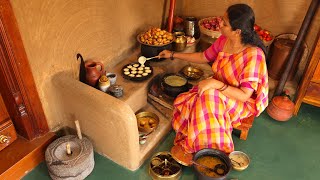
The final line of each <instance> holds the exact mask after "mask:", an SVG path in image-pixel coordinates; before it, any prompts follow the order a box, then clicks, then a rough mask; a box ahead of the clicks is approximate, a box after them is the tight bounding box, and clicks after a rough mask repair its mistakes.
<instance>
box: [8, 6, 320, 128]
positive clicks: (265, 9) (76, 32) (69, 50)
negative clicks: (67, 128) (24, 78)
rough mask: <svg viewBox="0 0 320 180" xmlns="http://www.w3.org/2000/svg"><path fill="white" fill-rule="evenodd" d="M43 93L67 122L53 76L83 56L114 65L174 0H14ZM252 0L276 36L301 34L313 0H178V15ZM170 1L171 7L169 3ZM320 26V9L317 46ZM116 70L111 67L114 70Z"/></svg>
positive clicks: (214, 11)
mask: <svg viewBox="0 0 320 180" xmlns="http://www.w3.org/2000/svg"><path fill="white" fill-rule="evenodd" d="M10 2H11V4H12V7H13V10H14V13H15V16H16V19H17V23H18V27H19V29H20V33H21V36H22V40H23V43H24V46H25V50H26V53H27V56H28V59H29V62H30V66H31V70H32V73H33V76H34V79H35V82H36V86H37V89H38V91H39V96H40V99H41V102H42V104H43V108H44V111H45V114H46V117H47V121H48V125H49V127H50V128H51V129H54V128H58V127H60V126H62V125H63V121H61V119H67V118H68V117H60V116H61V114H59V112H56V111H55V110H54V107H55V106H59V105H58V104H50V103H51V102H53V101H52V98H54V95H55V92H54V91H53V90H52V89H53V88H52V87H51V84H50V79H51V78H52V76H53V75H54V74H56V73H57V72H60V71H67V70H71V71H72V72H73V77H74V78H77V77H78V71H79V61H77V60H76V53H78V52H80V53H81V54H82V55H83V57H84V58H85V59H93V60H97V61H101V62H103V63H104V64H105V65H106V66H107V67H112V66H113V65H115V64H117V63H118V62H119V61H120V60H122V59H123V58H124V57H125V56H127V55H129V54H130V53H131V52H132V51H133V50H134V49H136V48H137V47H138V44H137V41H136V35H137V34H138V33H140V32H141V31H143V30H145V29H147V27H149V26H160V25H161V23H162V21H163V14H165V15H167V14H168V13H167V12H168V7H169V0H31V1H26V0H11V1H10ZM238 2H242V3H248V4H249V5H250V6H251V7H253V9H254V11H255V13H256V22H257V23H258V24H259V25H260V26H262V27H263V28H266V29H268V30H270V31H271V32H272V33H273V34H274V35H278V34H281V33H295V34H297V33H298V31H299V28H300V26H301V23H302V21H303V18H304V16H305V14H306V11H307V9H308V6H309V4H310V2H311V0H269V1H262V0H242V1H236V0H232V1H231V0H223V1H220V0H219V1H218V0H177V3H176V11H175V14H177V15H182V16H196V17H207V16H217V15H222V14H223V13H224V12H225V10H226V8H227V7H228V6H229V5H231V4H234V3H238ZM164 5H166V6H164ZM319 26H320V12H319V9H318V11H317V13H316V16H315V18H314V20H313V22H312V25H311V28H310V31H309V32H308V36H307V38H306V41H307V44H308V46H310V47H311V46H313V44H314V41H315V39H316V34H317V32H318V31H319ZM109 70H112V69H109Z"/></svg>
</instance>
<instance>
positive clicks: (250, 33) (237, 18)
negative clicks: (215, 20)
mask: <svg viewBox="0 0 320 180" xmlns="http://www.w3.org/2000/svg"><path fill="white" fill-rule="evenodd" d="M227 14H228V18H229V23H230V25H231V28H232V30H233V31H235V30H236V29H240V30H241V42H242V43H243V44H250V45H253V46H258V47H259V48H261V49H262V50H263V52H264V54H265V55H267V54H266V47H265V46H264V44H263V43H262V41H261V39H260V38H259V36H258V34H257V33H256V32H255V31H254V29H253V27H254V23H255V17H254V12H253V10H252V8H251V7H250V6H248V5H246V4H234V5H232V6H230V7H229V8H228V10H227Z"/></svg>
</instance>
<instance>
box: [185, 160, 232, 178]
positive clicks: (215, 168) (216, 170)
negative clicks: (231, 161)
mask: <svg viewBox="0 0 320 180" xmlns="http://www.w3.org/2000/svg"><path fill="white" fill-rule="evenodd" d="M191 162H192V163H193V164H194V165H196V166H201V167H203V168H205V169H208V170H210V171H212V172H215V173H216V174H218V175H224V174H225V172H226V166H225V165H222V164H217V165H215V166H214V168H210V167H208V166H205V165H203V164H199V163H197V162H195V161H191ZM218 169H221V170H223V172H222V173H221V172H218Z"/></svg>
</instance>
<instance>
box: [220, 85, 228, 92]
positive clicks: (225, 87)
mask: <svg viewBox="0 0 320 180" xmlns="http://www.w3.org/2000/svg"><path fill="white" fill-rule="evenodd" d="M228 87H229V85H228V84H226V86H224V87H223V88H221V89H220V91H224V90H226V89H227V88H228Z"/></svg>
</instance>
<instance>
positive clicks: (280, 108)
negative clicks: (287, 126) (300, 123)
mask: <svg viewBox="0 0 320 180" xmlns="http://www.w3.org/2000/svg"><path fill="white" fill-rule="evenodd" d="M293 111H294V103H293V102H292V101H291V100H290V98H289V97H288V96H287V95H284V96H276V97H274V98H273V99H272V100H271V103H270V104H269V106H268V107H267V113H268V114H269V116H270V117H272V118H273V119H275V120H277V121H288V120H289V119H290V118H291V117H292V115H293Z"/></svg>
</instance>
